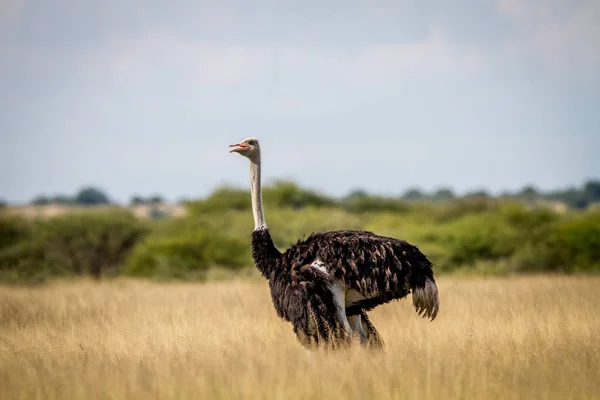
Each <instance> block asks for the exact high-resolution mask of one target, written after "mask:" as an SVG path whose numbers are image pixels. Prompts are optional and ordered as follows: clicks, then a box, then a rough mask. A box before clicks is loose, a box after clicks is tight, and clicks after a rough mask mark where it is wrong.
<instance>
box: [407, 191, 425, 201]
mask: <svg viewBox="0 0 600 400" xmlns="http://www.w3.org/2000/svg"><path fill="white" fill-rule="evenodd" d="M402 197H403V198H404V199H405V200H422V199H423V198H424V197H425V194H424V193H423V192H422V191H420V190H419V189H417V188H412V189H409V190H407V191H406V192H405V193H404V195H402Z"/></svg>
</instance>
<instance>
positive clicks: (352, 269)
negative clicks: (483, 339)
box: [231, 138, 439, 348]
mask: <svg viewBox="0 0 600 400" xmlns="http://www.w3.org/2000/svg"><path fill="white" fill-rule="evenodd" d="M231 146H233V147H236V148H235V149H233V150H232V152H238V153H240V154H241V155H243V156H245V157H247V158H248V159H249V160H250V183H251V196H252V212H253V214H254V222H255V227H254V232H253V233H252V257H253V259H254V262H255V264H256V267H257V268H258V270H259V271H260V272H261V274H262V275H263V276H264V277H265V278H266V279H268V281H269V287H270V291H271V298H272V301H273V305H274V307H275V310H276V311H277V314H278V315H279V317H281V318H283V319H284V320H286V321H289V322H291V324H292V325H293V329H294V333H295V334H296V336H297V338H298V340H299V341H300V343H302V344H303V345H304V346H306V347H310V348H312V347H313V346H315V345H317V346H326V347H337V346H344V345H347V344H349V343H350V342H351V340H352V338H353V337H356V336H358V337H359V338H360V340H361V343H363V344H365V345H369V346H373V347H376V348H381V347H382V346H383V340H382V339H381V337H380V335H379V333H378V332H377V329H376V328H375V326H374V325H373V324H372V323H371V321H370V320H369V318H368V316H367V311H369V310H371V309H373V308H374V307H377V306H378V305H381V304H384V303H388V302H390V301H391V300H394V299H401V298H404V297H406V296H407V295H408V294H409V293H412V298H413V305H414V306H415V308H416V310H417V313H418V314H420V315H422V316H424V317H429V318H430V319H431V320H433V319H435V317H436V315H437V313H438V309H439V300H438V291H437V286H436V283H435V280H434V277H433V269H432V264H431V262H430V261H429V260H428V258H427V257H426V256H425V255H424V254H423V253H422V252H421V251H419V249H418V248H417V247H416V246H414V245H412V244H410V243H408V242H405V241H403V240H398V239H395V238H391V237H385V236H380V235H376V234H374V233H372V232H367V231H358V230H339V231H331V232H317V233H313V234H311V235H310V236H309V237H308V238H307V239H306V240H303V241H298V242H297V243H296V244H294V245H293V246H291V247H290V248H289V249H287V251H285V252H284V253H281V252H280V251H279V250H278V249H277V248H276V247H275V245H274V243H273V240H272V238H271V234H270V232H269V229H268V228H267V225H266V223H265V220H264V215H263V208H262V207H263V205H262V194H261V182H260V165H261V164H260V147H259V144H258V140H257V139H256V138H247V139H244V140H242V141H241V142H239V143H236V144H235V145H231Z"/></svg>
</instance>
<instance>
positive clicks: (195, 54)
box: [80, 34, 267, 85]
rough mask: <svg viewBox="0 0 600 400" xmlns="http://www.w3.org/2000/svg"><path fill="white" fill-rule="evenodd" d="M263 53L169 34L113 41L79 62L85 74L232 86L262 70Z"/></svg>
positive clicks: (263, 62)
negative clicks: (173, 78)
mask: <svg viewBox="0 0 600 400" xmlns="http://www.w3.org/2000/svg"><path fill="white" fill-rule="evenodd" d="M265 54H266V50H265V49H261V48H257V47H245V46H236V45H218V44H211V43H205V42H202V41H197V42H194V41H191V40H189V39H187V38H183V37H177V36H173V35H161V34H150V35H147V36H146V37H144V38H139V39H126V40H123V39H120V40H114V41H112V42H111V43H110V44H107V45H104V46H102V47H99V48H96V49H93V50H91V51H88V52H86V53H85V54H84V55H83V56H82V57H81V59H80V63H81V65H82V66H83V67H84V68H85V69H86V70H88V71H94V72H99V71H104V72H108V73H110V74H111V75H112V76H113V77H115V78H117V79H123V80H132V81H136V80H142V81H143V80H145V79H151V78H153V77H154V76H155V75H156V74H162V73H167V74H180V75H185V76H186V78H188V79H191V81H192V82H195V83H197V84H204V85H235V84H238V83H241V82H243V81H246V80H249V79H254V78H255V77H256V76H257V75H259V74H260V73H262V72H263V71H264V70H265V62H266V60H267V57H265Z"/></svg>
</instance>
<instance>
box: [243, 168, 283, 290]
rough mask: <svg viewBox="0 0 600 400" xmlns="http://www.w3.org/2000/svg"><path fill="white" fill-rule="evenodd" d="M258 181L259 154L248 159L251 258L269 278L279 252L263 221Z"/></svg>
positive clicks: (275, 267) (274, 268) (278, 257)
mask: <svg viewBox="0 0 600 400" xmlns="http://www.w3.org/2000/svg"><path fill="white" fill-rule="evenodd" d="M260 183H261V182H260V156H258V157H256V158H254V159H251V160H250V194H251V195H252V214H254V232H252V258H253V259H254V262H255V264H256V267H257V268H258V270H259V271H260V272H261V274H262V275H263V276H264V277H265V278H267V279H271V278H272V277H273V273H275V272H276V270H277V266H278V265H279V259H280V257H281V253H280V252H279V250H277V248H276V247H275V245H274V244H273V239H271V234H270V232H269V229H268V228H267V224H266V222H265V216H264V214H263V204H262V189H261V187H260Z"/></svg>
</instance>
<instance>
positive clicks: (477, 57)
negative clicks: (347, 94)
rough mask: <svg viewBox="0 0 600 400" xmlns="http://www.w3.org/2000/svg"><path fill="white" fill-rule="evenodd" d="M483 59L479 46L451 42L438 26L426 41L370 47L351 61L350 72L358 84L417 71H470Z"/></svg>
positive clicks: (348, 71) (432, 72)
mask: <svg viewBox="0 0 600 400" xmlns="http://www.w3.org/2000/svg"><path fill="white" fill-rule="evenodd" d="M484 62H485V59H484V56H483V53H482V52H481V51H480V49H478V48H477V47H476V46H470V45H457V44H452V43H449V42H448V41H447V39H446V37H445V35H444V33H443V32H442V31H441V30H439V29H437V28H435V29H432V30H431V32H430V34H429V36H428V38H427V39H426V40H425V41H423V42H418V43H410V44H373V45H370V46H367V47H366V48H365V49H363V50H362V51H360V52H359V53H358V55H357V56H356V57H355V58H354V59H353V60H351V62H350V64H349V65H348V70H347V73H348V74H349V76H350V77H351V79H352V80H353V81H355V82H359V83H361V82H384V81H388V80H395V79H397V78H399V77H401V76H404V75H406V74H413V73H415V72H426V73H430V74H437V75H444V74H453V73H469V72H472V71H475V70H477V69H479V68H480V67H482V65H483V64H484Z"/></svg>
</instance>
